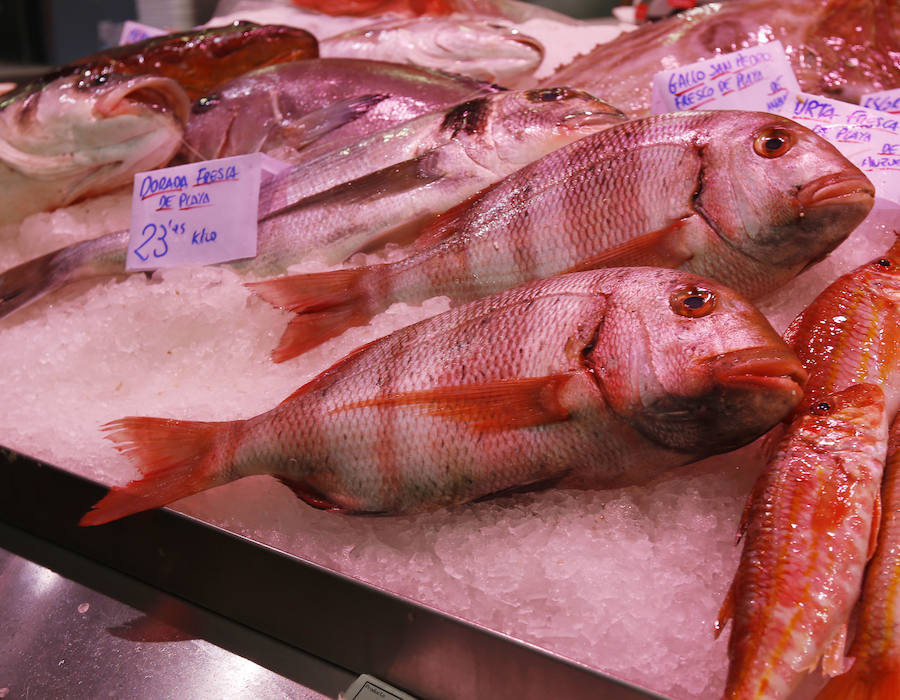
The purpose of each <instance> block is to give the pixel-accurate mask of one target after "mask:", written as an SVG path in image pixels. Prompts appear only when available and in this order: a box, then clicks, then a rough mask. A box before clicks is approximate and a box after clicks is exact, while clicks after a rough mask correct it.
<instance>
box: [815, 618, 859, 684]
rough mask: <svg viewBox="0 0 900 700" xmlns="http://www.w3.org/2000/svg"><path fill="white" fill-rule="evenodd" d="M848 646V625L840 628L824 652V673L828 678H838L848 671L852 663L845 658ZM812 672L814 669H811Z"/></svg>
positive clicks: (845, 624)
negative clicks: (845, 650)
mask: <svg viewBox="0 0 900 700" xmlns="http://www.w3.org/2000/svg"><path fill="white" fill-rule="evenodd" d="M846 646H847V623H846V622H845V623H844V624H843V625H841V626H840V628H838V630H837V632H835V633H834V636H833V637H832V638H831V639H830V640H829V641H828V643H827V644H826V645H825V647H824V649H823V650H822V673H824V674H825V675H826V676H837V675H839V674H841V673H844V672H845V671H847V669H849V668H850V666H849V664H851V663H852V661H850V660H849V659H848V658H847V657H846V656H844V649H845V648H846ZM810 670H812V669H810Z"/></svg>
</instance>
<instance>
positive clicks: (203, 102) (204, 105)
mask: <svg viewBox="0 0 900 700" xmlns="http://www.w3.org/2000/svg"><path fill="white" fill-rule="evenodd" d="M217 104H219V96H218V95H204V96H203V97H201V98H200V99H199V100H197V101H196V102H195V103H194V107H193V110H192V111H193V112H194V114H198V113H201V112H206V111H208V110H210V109H212V108H213V107H215V106H216V105H217Z"/></svg>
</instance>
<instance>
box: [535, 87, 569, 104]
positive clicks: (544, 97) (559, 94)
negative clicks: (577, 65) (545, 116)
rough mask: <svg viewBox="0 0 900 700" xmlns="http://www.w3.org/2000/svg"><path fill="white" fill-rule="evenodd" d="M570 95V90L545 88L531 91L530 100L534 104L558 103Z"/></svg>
mask: <svg viewBox="0 0 900 700" xmlns="http://www.w3.org/2000/svg"><path fill="white" fill-rule="evenodd" d="M568 94H569V90H568V88H544V89H542V90H529V91H528V99H530V100H531V101H532V102H558V101H559V100H562V99H565V98H566V97H567V96H568Z"/></svg>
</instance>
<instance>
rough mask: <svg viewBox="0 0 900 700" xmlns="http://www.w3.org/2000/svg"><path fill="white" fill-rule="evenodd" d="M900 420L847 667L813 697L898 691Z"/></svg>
mask: <svg viewBox="0 0 900 700" xmlns="http://www.w3.org/2000/svg"><path fill="white" fill-rule="evenodd" d="M898 594H900V421H898V420H896V419H895V420H894V424H893V426H892V427H891V431H890V435H889V438H888V456H887V460H886V461H885V465H884V476H883V478H882V483H881V526H880V527H879V529H878V545H877V547H876V548H875V553H874V554H873V555H872V559H871V560H870V561H869V565H868V567H867V568H866V575H865V580H864V582H863V589H862V595H861V596H860V602H859V606H858V613H857V615H858V617H857V620H856V625H855V630H856V631H855V634H854V636H853V643H852V644H851V645H850V648H849V649H848V650H847V657H848V659H849V660H850V662H851V664H852V665H851V666H850V670H849V671H847V672H846V673H842V674H840V675H838V676H836V677H834V678H832V679H831V680H830V681H828V684H827V685H826V686H825V688H824V689H823V690H822V692H820V693H819V694H818V695H817V696H816V700H892V698H897V697H900V596H898Z"/></svg>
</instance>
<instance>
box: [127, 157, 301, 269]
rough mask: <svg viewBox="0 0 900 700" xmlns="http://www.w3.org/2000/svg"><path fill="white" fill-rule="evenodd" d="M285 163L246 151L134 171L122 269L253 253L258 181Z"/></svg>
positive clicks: (211, 260) (218, 259) (195, 262)
mask: <svg viewBox="0 0 900 700" xmlns="http://www.w3.org/2000/svg"><path fill="white" fill-rule="evenodd" d="M288 167H290V166H289V165H288V164H287V163H284V162H282V161H279V160H275V159H274V158H270V157H269V156H267V155H264V154H262V153H251V154H249V155H242V156H233V157H231V158H221V159H219V160H208V161H203V162H200V163H190V164H188V165H179V166H176V167H173V168H163V169H161V170H152V171H148V172H143V173H137V174H136V175H135V176H134V190H133V192H132V198H131V237H130V240H129V245H128V255H127V258H126V261H125V269H126V270H129V271H134V270H156V269H158V268H161V267H176V266H178V265H209V264H212V263H218V262H225V261H228V260H240V259H243V258H252V257H254V256H255V255H256V228H257V227H256V223H257V208H258V205H259V186H260V182H261V181H262V179H263V178H264V176H265V175H266V174H275V173H278V172H281V171H282V170H284V169H286V168H288Z"/></svg>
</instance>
